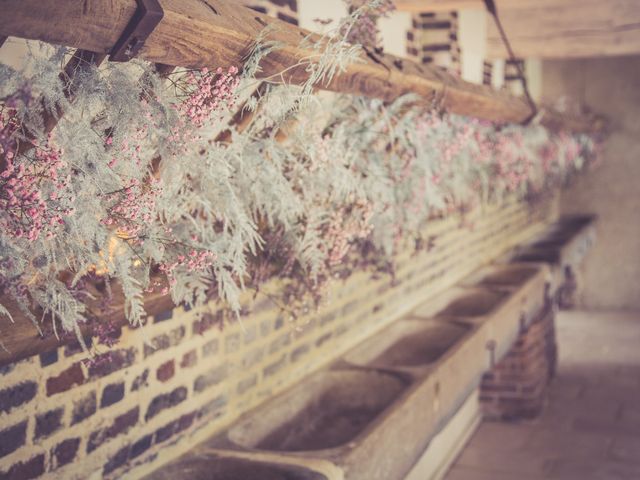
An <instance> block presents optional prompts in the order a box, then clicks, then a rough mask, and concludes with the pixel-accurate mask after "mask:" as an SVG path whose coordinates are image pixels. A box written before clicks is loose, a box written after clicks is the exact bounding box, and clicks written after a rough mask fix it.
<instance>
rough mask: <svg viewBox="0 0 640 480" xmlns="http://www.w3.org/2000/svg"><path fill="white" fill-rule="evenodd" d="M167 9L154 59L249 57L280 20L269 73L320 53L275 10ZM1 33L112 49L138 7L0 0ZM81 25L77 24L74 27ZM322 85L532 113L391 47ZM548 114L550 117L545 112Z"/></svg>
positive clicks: (493, 113)
mask: <svg viewBox="0 0 640 480" xmlns="http://www.w3.org/2000/svg"><path fill="white" fill-rule="evenodd" d="M161 3H162V6H163V8H164V10H165V16H164V19H163V20H162V22H161V23H160V24H159V25H158V27H157V28H156V30H155V31H154V32H153V33H152V34H151V35H150V37H149V38H148V40H147V42H146V44H145V46H144V48H143V50H142V52H141V54H140V56H141V57H142V58H144V59H146V60H148V61H151V62H156V63H164V64H168V65H176V66H180V67H204V66H208V67H217V66H224V67H226V66H229V65H237V66H240V65H242V63H243V61H244V59H245V58H246V56H247V54H248V52H249V50H250V49H251V47H252V46H253V44H254V41H255V39H256V38H257V36H258V35H259V34H260V32H262V31H263V30H264V28H265V27H266V26H274V27H276V28H273V29H271V31H270V33H269V35H268V39H269V40H274V41H277V42H280V43H281V44H282V48H280V49H279V50H277V51H275V52H273V53H272V54H270V55H268V56H267V57H266V58H265V59H264V60H263V62H262V73H261V77H263V78H265V77H270V76H273V75H278V74H279V73H281V72H283V71H285V70H286V73H284V74H282V75H281V76H278V79H279V80H282V81H285V82H290V83H293V84H301V83H303V82H304V81H305V80H306V79H307V75H308V74H307V72H306V71H305V62H307V61H308V58H309V55H311V54H312V53H311V52H310V51H308V50H305V49H302V48H301V47H300V41H301V40H302V38H303V37H305V36H306V35H308V33H309V32H307V31H305V30H301V29H300V28H298V27H295V26H293V25H290V24H288V23H286V22H283V21H280V20H277V19H273V18H270V17H267V16H265V15H262V14H259V13H257V12H254V11H253V10H250V9H248V8H245V7H240V6H238V5H237V4H235V3H234V2H232V1H230V0H206V1H205V0H162V2H161ZM0 8H2V10H3V11H10V12H12V14H11V15H3V16H2V17H0V35H13V36H18V37H23V38H30V39H38V40H44V41H48V42H52V43H58V44H63V45H67V46H71V47H78V48H83V49H85V50H91V51H95V52H102V53H107V52H109V51H110V49H111V48H112V46H113V44H114V43H115V42H116V41H117V39H118V37H119V36H120V33H121V32H122V30H123V29H124V28H125V26H126V24H127V22H128V20H129V17H130V16H131V15H132V14H133V12H134V10H135V2H134V1H133V0H84V1H83V2H79V1H77V0H56V1H46V2H42V1H38V0H0ZM70 25H73V28H69V26H70ZM318 87H319V88H321V89H326V90H332V91H338V92H343V93H351V94H358V95H365V96H370V97H376V98H381V99H383V100H385V101H391V100H393V99H395V98H397V97H399V96H401V95H403V94H406V93H414V94H418V95H419V96H421V97H422V98H423V99H424V101H425V102H432V101H433V100H434V99H438V103H439V105H440V106H441V107H442V108H444V109H446V110H448V111H450V112H453V113H457V114H461V115H469V116H473V117H477V118H482V119H486V120H491V121H496V122H522V121H524V120H525V119H527V118H528V117H529V115H530V109H529V106H528V105H527V103H526V102H525V101H524V100H523V99H521V98H518V97H514V96H512V95H509V94H507V93H504V92H496V91H494V90H492V89H491V88H490V87H487V86H482V85H474V84H470V83H467V82H464V81H462V80H460V79H459V78H456V77H454V76H452V75H449V74H447V73H446V72H444V71H443V70H441V69H439V68H437V67H433V66H422V65H418V64H414V63H412V62H410V61H408V60H401V59H398V58H396V57H393V56H391V55H386V54H383V55H377V54H370V55H366V56H365V55H363V56H362V59H361V62H360V63H356V64H352V65H351V66H349V67H348V68H347V71H346V72H343V73H341V74H339V75H337V76H336V77H335V78H334V80H333V81H332V82H331V83H329V84H322V85H318ZM547 118H548V120H549V124H550V125H553V126H554V127H555V126H557V125H561V126H563V127H566V128H567V129H571V130H581V131H588V130H591V129H592V127H593V124H592V121H591V119H590V118H573V119H566V120H567V121H566V122H565V118H564V117H563V116H562V115H559V114H555V113H549V115H548V117H547ZM544 121H545V122H546V121H547V120H544Z"/></svg>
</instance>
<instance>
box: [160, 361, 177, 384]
mask: <svg viewBox="0 0 640 480" xmlns="http://www.w3.org/2000/svg"><path fill="white" fill-rule="evenodd" d="M175 373H176V366H175V362H174V361H173V360H169V361H168V362H165V363H163V364H162V365H160V366H159V367H158V371H157V372H156V378H157V379H158V380H159V381H161V382H166V381H167V380H169V379H170V378H172V377H173V375H174V374H175Z"/></svg>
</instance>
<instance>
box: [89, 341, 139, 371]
mask: <svg viewBox="0 0 640 480" xmlns="http://www.w3.org/2000/svg"><path fill="white" fill-rule="evenodd" d="M135 359H136V349H135V348H133V347H132V348H128V349H122V350H112V351H109V352H106V353H103V354H102V355H98V356H97V357H96V358H95V359H94V360H93V362H92V363H91V365H90V366H89V376H90V377H91V378H101V377H105V376H107V375H110V374H112V373H114V372H117V371H118V370H122V369H123V368H127V367H129V366H131V365H133V362H134V361H135Z"/></svg>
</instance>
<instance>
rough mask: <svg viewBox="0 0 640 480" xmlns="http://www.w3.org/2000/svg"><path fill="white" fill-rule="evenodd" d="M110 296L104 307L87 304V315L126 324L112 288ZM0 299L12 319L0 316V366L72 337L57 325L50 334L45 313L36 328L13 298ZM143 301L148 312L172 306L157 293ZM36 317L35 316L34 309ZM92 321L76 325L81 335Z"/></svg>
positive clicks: (121, 304) (89, 330) (88, 330)
mask: <svg viewBox="0 0 640 480" xmlns="http://www.w3.org/2000/svg"><path fill="white" fill-rule="evenodd" d="M114 297H115V298H114V301H113V304H112V306H111V307H110V308H109V309H108V310H107V311H104V310H102V309H101V308H98V307H97V306H96V305H91V304H89V305H87V309H88V312H89V317H90V318H93V319H96V318H105V317H107V318H108V319H109V321H110V323H111V324H112V325H114V326H116V327H119V326H123V325H127V324H128V322H127V320H126V318H125V314H124V302H123V300H122V296H121V294H119V293H117V292H114ZM0 303H1V304H2V305H4V306H5V307H6V308H7V309H8V310H9V311H10V312H12V315H13V320H14V322H13V323H12V322H11V320H9V319H8V318H7V317H5V316H0V333H1V334H2V342H3V345H4V347H5V348H6V349H3V348H1V347H0V367H2V366H3V365H7V364H10V363H14V362H17V361H19V360H22V359H24V358H28V357H30V356H32V355H36V354H38V353H42V352H47V351H50V350H52V349H54V348H57V347H60V346H63V345H67V344H69V343H73V342H75V341H76V337H75V335H74V334H66V335H62V333H63V332H62V328H61V327H60V326H59V325H58V334H59V335H60V338H57V337H56V336H55V334H54V331H53V324H52V322H51V318H50V317H47V318H46V319H45V320H44V321H43V322H42V324H39V325H38V326H39V329H38V328H37V327H36V326H35V325H34V324H33V323H32V322H31V320H29V319H28V318H27V317H26V316H25V315H24V314H22V313H21V311H20V310H19V308H18V307H17V305H16V302H15V301H14V300H12V299H11V298H8V297H6V296H0ZM144 304H145V308H146V311H147V313H148V314H149V315H155V314H158V313H161V312H164V311H166V310H170V309H171V308H173V307H174V305H173V302H172V301H171V298H170V297H169V296H168V295H161V294H159V293H155V294H149V295H147V296H145V301H144ZM36 317H38V318H39V315H38V314H37V312H36ZM94 325H95V323H93V324H87V325H82V326H81V327H80V329H81V331H82V333H83V335H91V334H92V332H93V326H94Z"/></svg>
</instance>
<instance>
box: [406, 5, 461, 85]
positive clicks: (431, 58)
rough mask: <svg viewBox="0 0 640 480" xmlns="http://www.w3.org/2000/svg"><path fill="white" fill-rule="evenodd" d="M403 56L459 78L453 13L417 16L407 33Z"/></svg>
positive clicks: (458, 49) (456, 17)
mask: <svg viewBox="0 0 640 480" xmlns="http://www.w3.org/2000/svg"><path fill="white" fill-rule="evenodd" d="M407 56H408V57H409V58H410V59H412V60H414V61H415V62H418V63H422V64H432V65H436V66H439V67H443V68H446V69H447V70H449V71H450V72H452V73H455V74H457V75H459V74H460V46H459V44H458V14H457V12H440V13H419V14H415V15H413V17H412V24H411V29H410V30H409V31H408V32H407Z"/></svg>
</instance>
